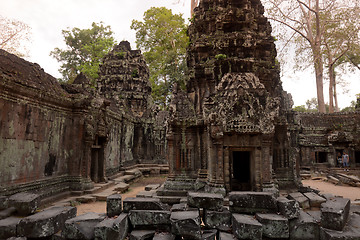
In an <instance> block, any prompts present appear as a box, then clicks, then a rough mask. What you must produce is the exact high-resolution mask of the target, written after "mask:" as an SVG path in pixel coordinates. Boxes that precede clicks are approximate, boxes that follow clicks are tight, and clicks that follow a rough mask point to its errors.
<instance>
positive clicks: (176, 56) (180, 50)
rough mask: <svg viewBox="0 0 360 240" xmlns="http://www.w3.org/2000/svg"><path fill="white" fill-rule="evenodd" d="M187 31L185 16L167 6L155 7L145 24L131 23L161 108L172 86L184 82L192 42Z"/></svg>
mask: <svg viewBox="0 0 360 240" xmlns="http://www.w3.org/2000/svg"><path fill="white" fill-rule="evenodd" d="M186 28H187V26H186V24H185V21H184V19H183V17H182V15H181V14H173V13H172V11H171V10H169V9H167V8H165V7H160V8H156V7H152V8H150V9H149V10H147V11H146V12H145V13H144V18H143V21H136V20H133V21H132V24H131V29H134V30H135V31H136V45H137V47H138V48H140V49H141V50H142V51H143V53H144V56H145V59H146V62H147V63H148V65H149V69H150V81H151V84H152V90H153V91H152V95H153V98H154V101H155V103H156V104H158V105H159V106H161V107H162V108H165V107H166V106H167V103H168V100H169V97H170V95H171V91H172V87H173V85H174V84H175V83H177V84H180V85H183V83H184V74H185V71H186V61H185V55H186V47H187V45H188V42H189V39H188V36H187V34H186Z"/></svg>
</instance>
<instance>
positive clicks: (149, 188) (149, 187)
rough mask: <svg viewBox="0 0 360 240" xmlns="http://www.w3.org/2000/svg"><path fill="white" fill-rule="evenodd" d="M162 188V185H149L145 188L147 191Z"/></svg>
mask: <svg viewBox="0 0 360 240" xmlns="http://www.w3.org/2000/svg"><path fill="white" fill-rule="evenodd" d="M159 187H160V184H149V185H147V186H146V187H145V191H151V190H156V189H158V188H159Z"/></svg>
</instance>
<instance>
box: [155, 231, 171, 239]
mask: <svg viewBox="0 0 360 240" xmlns="http://www.w3.org/2000/svg"><path fill="white" fill-rule="evenodd" d="M153 240H175V235H174V234H172V233H168V232H161V233H155V235H154V238H153Z"/></svg>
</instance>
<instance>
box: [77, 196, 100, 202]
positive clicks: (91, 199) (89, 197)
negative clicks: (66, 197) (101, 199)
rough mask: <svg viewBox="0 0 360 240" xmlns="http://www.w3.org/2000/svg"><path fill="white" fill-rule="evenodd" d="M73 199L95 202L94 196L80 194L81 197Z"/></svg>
mask: <svg viewBox="0 0 360 240" xmlns="http://www.w3.org/2000/svg"><path fill="white" fill-rule="evenodd" d="M75 201H77V202H79V203H92V202H96V197H92V196H81V197H77V198H76V200H75Z"/></svg>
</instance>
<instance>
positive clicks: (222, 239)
mask: <svg viewBox="0 0 360 240" xmlns="http://www.w3.org/2000/svg"><path fill="white" fill-rule="evenodd" d="M236 239H238V238H237V237H235V236H234V235H232V234H230V233H225V232H220V233H219V240H236Z"/></svg>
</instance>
